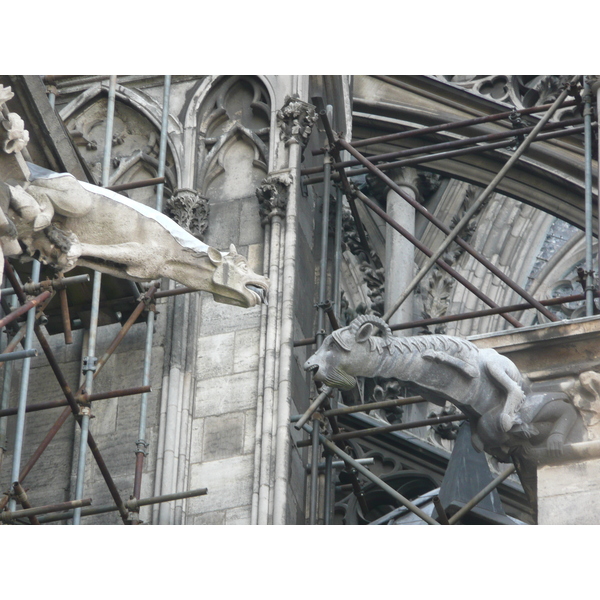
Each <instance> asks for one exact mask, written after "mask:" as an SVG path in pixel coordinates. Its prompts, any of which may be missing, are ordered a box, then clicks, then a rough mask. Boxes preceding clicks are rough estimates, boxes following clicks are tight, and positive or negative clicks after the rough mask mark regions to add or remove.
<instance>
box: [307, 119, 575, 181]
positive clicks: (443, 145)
mask: <svg viewBox="0 0 600 600" xmlns="http://www.w3.org/2000/svg"><path fill="white" fill-rule="evenodd" d="M582 123H583V119H582V118H580V117H578V118H576V119H566V120H565V121H559V122H557V123H550V124H548V125H545V126H544V127H542V129H541V131H544V132H549V131H555V130H557V129H565V128H567V127H571V126H577V125H581V124H582ZM534 127H535V126H530V127H521V128H519V129H512V130H509V131H502V132H499V133H488V134H486V135H478V136H475V137H472V138H462V139H459V140H453V141H451V142H439V143H437V144H427V145H425V146H419V147H417V148H409V149H406V150H396V151H394V152H387V153H385V154H375V155H373V156H369V162H371V163H372V164H377V163H379V162H384V161H389V160H391V159H393V158H400V157H408V156H414V155H416V154H425V153H431V152H438V151H443V150H454V149H456V148H462V147H464V146H468V145H474V144H480V143H487V142H495V141H499V140H505V139H507V138H514V137H516V136H518V135H527V134H528V133H531V132H532V131H533V129H534ZM351 146H352V148H355V147H356V146H355V144H351ZM360 164H362V163H361V161H360V160H358V159H354V160H347V161H343V162H340V163H334V164H333V168H334V169H346V168H347V167H354V166H356V165H360ZM322 171H323V167H311V168H308V169H303V170H302V173H301V174H302V175H313V174H315V173H321V172H322Z"/></svg>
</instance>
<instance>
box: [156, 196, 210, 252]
mask: <svg viewBox="0 0 600 600" xmlns="http://www.w3.org/2000/svg"><path fill="white" fill-rule="evenodd" d="M164 212H165V214H166V215H167V216H168V217H170V218H171V219H173V221H175V223H177V225H179V226H181V227H183V228H184V229H185V230H187V231H189V232H190V233H191V234H192V235H193V236H194V237H197V238H198V239H199V240H202V239H203V235H204V232H205V231H206V228H207V227H208V213H209V205H208V199H207V198H205V197H204V196H201V195H200V194H199V193H198V192H197V191H195V190H190V189H187V188H181V189H178V190H175V193H174V194H173V195H172V196H171V197H170V198H169V199H168V200H167V201H166V203H165V211H164Z"/></svg>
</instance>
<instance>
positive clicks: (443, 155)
mask: <svg viewBox="0 0 600 600" xmlns="http://www.w3.org/2000/svg"><path fill="white" fill-rule="evenodd" d="M583 132H584V126H583V125H581V126H575V127H572V128H571V129H564V130H563V129H561V130H559V131H550V132H547V133H542V134H539V135H538V136H537V137H536V140H535V142H534V143H537V142H544V141H548V140H554V139H560V138H563V137H568V136H570V135H575V134H578V133H583ZM513 145H514V141H513V140H508V141H501V142H495V143H492V144H481V145H478V146H470V147H468V148H459V149H457V150H448V151H446V152H436V153H434V154H429V155H426V156H417V157H415V158H405V159H403V160H397V161H392V162H386V163H383V164H378V165H377V166H378V168H379V169H381V170H382V171H386V170H390V169H397V168H399V167H409V166H414V165H419V166H420V165H423V164H426V163H430V162H436V161H438V160H445V159H448V158H454V157H456V156H467V155H470V154H481V153H483V152H490V151H492V150H499V149H502V148H510V147H511V146H513ZM343 172H344V173H345V174H346V175H347V176H348V177H356V176H358V175H364V174H366V173H369V169H367V168H361V169H349V170H348V171H343ZM331 178H332V180H334V181H337V180H338V179H339V178H340V177H339V175H335V174H334V175H332V176H331ZM322 181H323V176H322V175H315V176H312V177H307V178H306V179H303V180H302V183H304V184H305V185H314V184H316V183H321V182H322Z"/></svg>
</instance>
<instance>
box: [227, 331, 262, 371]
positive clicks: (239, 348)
mask: <svg viewBox="0 0 600 600" xmlns="http://www.w3.org/2000/svg"><path fill="white" fill-rule="evenodd" d="M259 337H260V330H259V329H240V330H239V331H236V332H235V349H234V351H233V372H234V373H243V372H244V371H254V370H256V369H257V368H258V352H257V349H258V344H259Z"/></svg>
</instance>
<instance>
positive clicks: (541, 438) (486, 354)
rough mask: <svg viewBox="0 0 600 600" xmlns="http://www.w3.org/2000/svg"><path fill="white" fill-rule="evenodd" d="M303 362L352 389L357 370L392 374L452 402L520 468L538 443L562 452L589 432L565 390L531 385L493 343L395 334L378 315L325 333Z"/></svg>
mask: <svg viewBox="0 0 600 600" xmlns="http://www.w3.org/2000/svg"><path fill="white" fill-rule="evenodd" d="M377 331H380V332H381V333H382V336H378V335H375V333H376V332H377ZM304 368H305V369H306V370H307V371H312V373H313V377H314V379H315V381H320V382H323V383H325V384H326V385H328V386H331V387H336V388H340V389H345V390H349V389H352V388H353V387H354V386H355V385H356V377H394V378H396V379H399V380H400V381H402V382H404V383H406V384H409V385H410V386H411V388H412V389H414V390H415V391H416V392H417V393H419V394H421V395H422V396H423V398H425V399H426V400H428V401H429V402H432V403H433V404H436V405H438V406H444V405H445V403H446V402H450V403H452V404H454V405H455V406H456V407H457V408H459V409H460V410H461V411H462V413H463V414H464V415H465V416H466V417H467V419H468V420H469V422H470V425H471V431H472V442H473V445H474V446H475V448H476V449H477V450H479V451H481V450H484V451H486V452H487V453H488V454H491V455H492V456H494V457H495V458H497V459H498V460H499V461H501V462H509V461H510V460H511V459H512V460H513V462H515V464H516V465H517V468H519V465H518V464H517V463H518V462H520V463H522V462H523V460H527V455H528V453H529V452H530V450H531V449H532V448H540V449H545V450H546V451H547V452H548V454H549V455H550V456H560V454H561V453H562V451H563V446H564V444H565V443H566V442H575V441H581V440H582V437H583V435H584V428H583V424H582V420H581V417H580V415H579V413H578V411H577V410H576V408H575V407H574V406H573V405H572V404H571V403H569V401H568V396H567V394H565V393H564V392H563V391H557V392H552V393H548V392H546V393H533V392H531V390H530V386H529V384H528V382H527V380H526V378H525V377H523V376H522V375H521V373H520V372H519V370H518V369H517V367H516V365H515V364H514V363H513V362H512V361H511V360H510V359H508V358H506V357H505V356H502V355H501V354H499V353H498V352H496V351H495V350H493V349H491V348H486V349H479V348H477V347H476V346H475V345H474V344H472V343H471V342H469V341H467V340H464V339H462V338H458V337H453V336H446V335H424V336H414V337H395V336H394V335H392V332H391V330H390V328H389V326H388V325H387V323H386V322H385V321H383V319H380V318H378V317H375V316H370V315H367V316H360V317H358V318H356V319H354V321H352V322H351V323H350V325H348V326H347V327H344V328H342V329H338V330H336V331H334V332H333V333H332V334H331V335H329V336H327V337H326V338H325V340H324V342H323V344H322V345H321V347H320V348H319V350H318V351H317V352H315V354H313V355H312V356H311V357H310V358H309V359H308V360H307V361H306V363H305V364H304Z"/></svg>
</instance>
